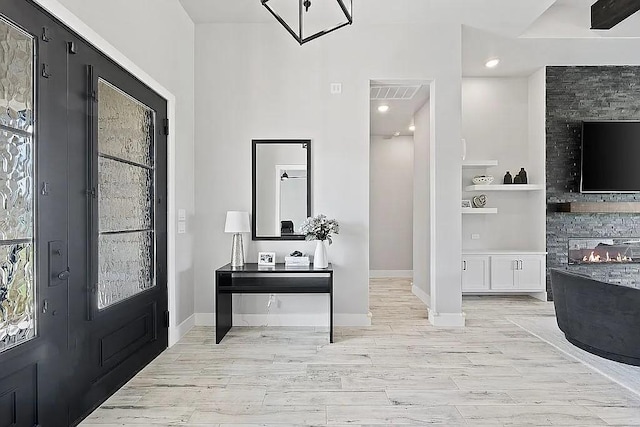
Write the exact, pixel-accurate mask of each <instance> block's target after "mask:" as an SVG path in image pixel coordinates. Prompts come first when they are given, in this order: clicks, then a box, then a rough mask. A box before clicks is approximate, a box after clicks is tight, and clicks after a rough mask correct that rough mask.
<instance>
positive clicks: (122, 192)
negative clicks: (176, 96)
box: [98, 80, 155, 309]
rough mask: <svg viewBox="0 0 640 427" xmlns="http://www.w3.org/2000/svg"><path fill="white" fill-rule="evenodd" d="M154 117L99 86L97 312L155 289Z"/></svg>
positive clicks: (112, 89)
mask: <svg viewBox="0 0 640 427" xmlns="http://www.w3.org/2000/svg"><path fill="white" fill-rule="evenodd" d="M154 130H155V112H154V111H153V110H152V109H150V108H149V107H147V106H146V105H144V104H142V103H140V102H139V101H137V100H136V99H134V98H132V97H131V96H129V95H127V94H126V93H124V92H122V91H121V90H119V89H117V88H115V87H114V86H112V85H111V84H109V83H107V82H105V81H104V80H99V81H98V233H99V236H98V264H99V270H98V308H99V309H104V308H107V307H109V306H111V305H113V304H116V303H118V302H120V301H124V300H126V299H128V298H131V297H133V296H135V295H137V294H139V293H141V292H144V291H145V290H147V289H150V288H152V287H154V286H155V260H154V259H155V236H154V233H153V229H154V218H153V215H154V211H153V208H154V180H155V169H154V167H153V165H154Z"/></svg>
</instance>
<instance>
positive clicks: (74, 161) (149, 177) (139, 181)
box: [68, 39, 168, 421]
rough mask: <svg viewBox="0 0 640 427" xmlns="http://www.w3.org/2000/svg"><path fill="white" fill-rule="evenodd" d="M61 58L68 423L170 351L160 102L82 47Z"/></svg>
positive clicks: (77, 43) (163, 109)
mask: <svg viewBox="0 0 640 427" xmlns="http://www.w3.org/2000/svg"><path fill="white" fill-rule="evenodd" d="M73 47H74V48H73V49H72V50H73V53H70V54H69V56H68V58H69V59H68V67H69V79H68V81H69V103H70V104H73V105H79V106H82V107H84V108H78V109H73V110H70V111H69V118H68V124H69V162H70V163H69V194H70V204H69V209H70V214H69V221H70V223H71V224H73V226H71V227H70V229H69V242H70V247H69V258H70V268H71V269H72V271H74V272H81V274H78V275H76V274H74V275H73V277H72V278H71V281H70V284H69V285H70V300H71V301H75V302H74V303H73V304H71V305H70V307H69V311H70V323H69V333H70V342H71V345H72V346H73V354H74V358H73V360H72V363H73V366H74V370H75V377H76V378H80V379H81V381H77V382H74V384H76V385H77V387H76V390H75V393H76V396H77V397H78V398H77V399H74V400H73V401H72V402H71V420H72V421H73V420H78V419H81V418H82V417H84V416H86V415H87V414H88V412H90V411H91V410H93V409H94V408H95V407H96V406H97V404H99V403H100V402H102V401H103V400H104V399H105V398H106V397H108V396H109V395H110V394H112V393H113V391H115V390H117V388H119V387H120V386H121V385H123V384H124V383H125V382H126V381H127V380H129V379H130V378H131V377H132V375H133V374H135V373H136V372H137V371H139V370H140V369H141V368H142V367H144V366H145V365H146V364H148V363H149V362H150V361H151V360H152V359H153V358H155V357H156V356H157V355H158V354H159V353H160V352H161V351H163V350H164V349H165V348H166V347H167V344H168V311H167V279H166V264H167V260H166V253H167V249H166V248H167V235H166V228H167V224H166V221H167V220H166V210H167V208H166V179H167V177H166V175H167V172H166V171H167V169H166V162H167V159H166V153H167V149H166V147H167V145H166V141H167V136H166V135H165V133H166V126H165V124H166V119H167V117H166V111H167V106H166V101H165V100H164V99H163V98H161V97H160V96H159V95H157V94H156V93H155V92H153V91H151V90H150V89H149V88H148V87H146V86H145V85H143V84H142V83H140V82H139V81H138V80H136V79H134V78H133V77H132V76H131V75H130V74H128V73H127V72H125V71H124V70H123V69H121V68H120V67H119V66H117V65H116V64H114V63H113V62H112V61H110V60H109V59H107V58H105V57H104V56H103V55H102V54H101V53H99V52H98V51H96V50H95V49H94V48H92V47H91V46H89V45H87V44H85V43H82V40H80V39H74V40H73Z"/></svg>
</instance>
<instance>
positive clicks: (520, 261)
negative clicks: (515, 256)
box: [518, 260, 522, 270]
mask: <svg viewBox="0 0 640 427" xmlns="http://www.w3.org/2000/svg"><path fill="white" fill-rule="evenodd" d="M518 262H519V263H520V270H522V260H519V261H518Z"/></svg>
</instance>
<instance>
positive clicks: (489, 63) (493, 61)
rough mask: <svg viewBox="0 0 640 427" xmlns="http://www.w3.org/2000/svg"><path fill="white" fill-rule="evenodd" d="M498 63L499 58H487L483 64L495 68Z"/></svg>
mask: <svg viewBox="0 0 640 427" xmlns="http://www.w3.org/2000/svg"><path fill="white" fill-rule="evenodd" d="M499 63H500V60H499V59H498V58H493V59H490V60H488V61H487V62H486V63H485V64H484V66H485V67H487V68H496V67H497V66H498V64H499Z"/></svg>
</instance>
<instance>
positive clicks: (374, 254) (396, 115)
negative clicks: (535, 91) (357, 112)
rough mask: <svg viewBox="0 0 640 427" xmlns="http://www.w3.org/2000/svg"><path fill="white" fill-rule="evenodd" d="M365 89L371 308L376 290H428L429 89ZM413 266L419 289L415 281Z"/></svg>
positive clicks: (403, 84)
mask: <svg viewBox="0 0 640 427" xmlns="http://www.w3.org/2000/svg"><path fill="white" fill-rule="evenodd" d="M369 92H370V104H369V109H370V112H369V114H370V129H369V130H370V147H369V149H370V156H369V161H370V165H369V173H370V191H369V270H370V271H369V273H370V274H369V275H370V282H369V283H370V285H369V291H370V295H371V301H372V303H371V306H372V310H375V305H376V304H375V299H376V295H377V294H378V293H380V292H382V293H385V294H387V295H396V293H397V295H396V296H398V297H404V296H407V297H409V298H411V295H410V294H411V292H413V293H414V294H417V293H418V292H419V291H421V292H422V293H423V294H424V295H428V294H429V289H428V285H429V283H428V280H427V279H426V277H427V275H428V259H427V258H428V253H429V252H428V239H426V237H428V231H429V222H428V216H427V215H428V186H429V169H430V168H429V152H430V147H429V145H430V125H429V123H430V92H431V89H430V82H428V81H415V80H372V81H371V82H370V91H369ZM425 235H427V236H425ZM423 246H424V248H423ZM416 269H417V270H418V271H419V273H421V274H422V275H423V277H424V280H423V282H424V283H423V286H424V288H423V289H422V288H420V289H417V288H416V286H415V285H416V283H415V280H414V276H415V271H416ZM417 291H418V292H417ZM421 299H423V301H424V302H425V303H426V298H421ZM424 313H426V310H425V311H424ZM373 314H374V315H375V314H376V313H373ZM425 315H426V314H425Z"/></svg>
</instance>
